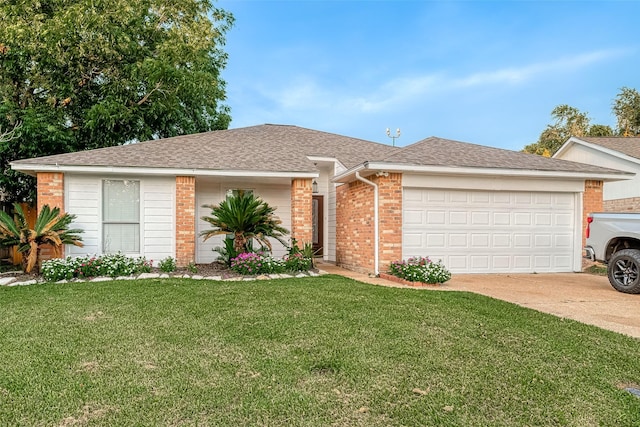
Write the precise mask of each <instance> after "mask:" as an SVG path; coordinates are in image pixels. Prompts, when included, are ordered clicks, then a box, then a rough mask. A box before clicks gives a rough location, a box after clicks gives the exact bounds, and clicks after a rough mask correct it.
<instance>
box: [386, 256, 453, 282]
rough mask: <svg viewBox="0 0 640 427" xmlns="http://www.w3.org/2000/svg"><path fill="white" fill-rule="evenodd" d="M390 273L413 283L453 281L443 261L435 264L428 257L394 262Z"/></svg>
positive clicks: (390, 267)
mask: <svg viewBox="0 0 640 427" xmlns="http://www.w3.org/2000/svg"><path fill="white" fill-rule="evenodd" d="M389 273H390V274H391V275H393V276H396V277H399V278H401V279H405V280H409V281H411V282H422V283H444V282H446V281H447V280H449V279H451V273H450V272H449V270H447V269H446V268H445V266H444V265H443V264H442V261H438V262H433V261H431V260H430V259H429V258H428V257H426V258H423V257H412V258H409V259H408V260H406V261H395V262H392V263H391V265H390V266H389Z"/></svg>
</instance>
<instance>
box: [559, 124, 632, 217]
mask: <svg viewBox="0 0 640 427" xmlns="http://www.w3.org/2000/svg"><path fill="white" fill-rule="evenodd" d="M553 157H554V158H556V159H563V160H570V161H573V162H580V163H586V164H589V165H597V166H603V167H607V168H612V169H618V170H622V171H627V172H631V173H635V174H636V175H635V177H633V179H632V180H630V181H612V182H605V183H604V189H603V195H602V198H603V206H602V207H603V210H604V211H606V212H624V211H632V212H640V137H633V138H626V137H580V138H578V137H575V136H573V137H571V138H569V139H568V140H567V142H565V143H564V144H563V145H562V147H560V149H559V150H558V151H557V152H556V153H555V154H554V155H553Z"/></svg>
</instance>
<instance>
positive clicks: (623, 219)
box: [584, 213, 640, 294]
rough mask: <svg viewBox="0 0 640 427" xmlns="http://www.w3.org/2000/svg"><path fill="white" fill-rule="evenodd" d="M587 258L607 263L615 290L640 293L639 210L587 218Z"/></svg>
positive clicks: (601, 214)
mask: <svg viewBox="0 0 640 427" xmlns="http://www.w3.org/2000/svg"><path fill="white" fill-rule="evenodd" d="M584 250H585V258H589V259H590V260H592V261H600V262H604V263H606V264H607V276H608V277H609V283H611V286H613V287H614V288H615V289H616V290H618V291H620V292H625V293H628V294H640V213H638V214H636V213H592V214H589V216H588V217H587V243H586V245H585V248H584Z"/></svg>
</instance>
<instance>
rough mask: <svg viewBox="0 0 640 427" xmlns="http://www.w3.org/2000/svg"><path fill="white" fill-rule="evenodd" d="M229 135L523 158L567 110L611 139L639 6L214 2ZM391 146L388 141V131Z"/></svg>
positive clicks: (629, 74) (628, 80)
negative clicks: (348, 140) (295, 135)
mask: <svg viewBox="0 0 640 427" xmlns="http://www.w3.org/2000/svg"><path fill="white" fill-rule="evenodd" d="M216 6H217V7H221V8H223V9H225V10H227V11H229V12H231V13H232V14H233V15H234V16H235V18H236V22H235V25H234V27H233V28H232V29H231V30H230V31H229V33H228V34H227V44H226V46H225V51H226V52H227V53H228V54H229V62H228V65H227V68H226V69H225V70H224V72H223V78H224V79H225V80H226V81H227V95H228V99H227V105H229V106H230V107H231V116H232V119H233V120H232V123H231V126H230V127H231V128H237V127H244V126H252V125H257V124H263V123H277V124H291V125H297V126H302V127H307V128H311V129H317V130H322V131H327V132H333V133H338V134H342V135H347V136H352V137H356V138H362V139H367V140H371V141H376V142H382V143H388V144H391V143H392V140H391V139H390V138H388V137H387V135H386V133H385V130H386V128H391V129H392V130H394V131H395V129H396V128H400V129H401V132H402V135H401V137H400V138H399V139H397V140H396V145H400V146H404V145H407V144H410V143H413V142H416V141H419V140H422V139H424V138H427V137H429V136H439V137H442V138H449V139H456V140H460V141H466V142H472V143H476V144H482V145H488V146H493V147H500V148H507V149H513V150H521V149H522V148H523V147H524V146H525V145H527V144H529V143H532V142H535V141H536V140H537V138H538V136H539V135H540V132H541V131H542V130H543V129H544V128H545V127H546V125H547V124H549V123H551V115H550V113H551V110H552V109H553V108H554V107H555V106H557V105H559V104H569V105H571V106H573V107H576V108H578V109H580V110H581V111H583V112H587V113H589V116H590V117H591V118H592V123H594V124H595V123H598V124H608V125H611V126H612V127H613V126H615V117H614V116H613V115H612V113H611V104H612V101H613V99H614V98H615V96H616V95H617V93H618V92H619V89H620V88H621V87H623V86H627V87H631V88H635V89H638V90H640V82H639V76H640V55H639V54H640V37H638V21H637V19H638V16H640V2H636V1H515V0H512V1H446V0H441V1H402V0H396V1H355V0H351V1H350V0H342V1H340V0H333V1H331V0H324V1H321V0H308V1H303V0H289V1H272V0H221V1H218V2H217V3H216ZM394 133H395V132H394Z"/></svg>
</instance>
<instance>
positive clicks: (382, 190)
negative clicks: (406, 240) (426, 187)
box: [372, 173, 402, 273]
mask: <svg viewBox="0 0 640 427" xmlns="http://www.w3.org/2000/svg"><path fill="white" fill-rule="evenodd" d="M372 181H374V182H375V183H376V184H378V202H379V207H378V229H379V233H380V236H379V239H380V240H379V243H378V251H379V255H378V256H379V258H378V264H379V265H378V270H379V271H380V272H381V273H384V272H386V271H387V270H388V269H389V264H391V263H392V262H393V261H400V260H401V259H402V174H400V173H389V175H388V176H384V175H383V176H380V177H378V178H375V179H373V180H372Z"/></svg>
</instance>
